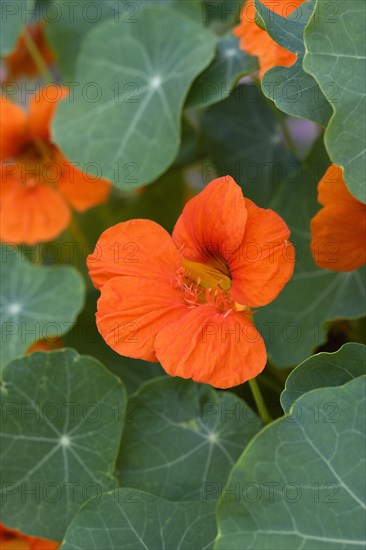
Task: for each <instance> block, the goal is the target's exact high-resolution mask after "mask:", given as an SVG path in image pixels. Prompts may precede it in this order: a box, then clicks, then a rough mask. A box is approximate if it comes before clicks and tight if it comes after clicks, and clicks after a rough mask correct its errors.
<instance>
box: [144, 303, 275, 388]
mask: <svg viewBox="0 0 366 550" xmlns="http://www.w3.org/2000/svg"><path fill="white" fill-rule="evenodd" d="M155 350H156V356H157V358H158V359H159V361H160V363H161V365H162V366H163V368H164V369H165V370H166V372H167V373H168V374H170V375H172V376H180V377H182V378H192V379H193V380H194V381H195V382H203V383H205V384H211V385H212V386H214V387H216V388H231V387H232V386H237V385H238V384H242V383H243V382H246V381H247V380H249V379H250V378H254V377H255V376H257V374H259V373H260V372H261V371H262V370H263V369H264V367H265V364H266V361H267V355H266V348H265V345H264V342H263V339H262V337H261V335H260V334H259V332H258V331H257V329H256V328H255V326H254V325H253V323H252V322H251V321H250V320H249V319H248V318H247V317H245V316H244V315H243V314H240V313H236V312H231V313H230V314H229V315H228V316H227V317H225V316H224V314H222V313H219V312H217V310H216V309H215V308H213V307H211V306H198V307H196V308H193V309H189V310H188V312H187V313H186V314H185V315H184V317H181V318H178V319H177V320H176V321H174V322H173V323H171V324H169V325H166V326H165V327H164V328H162V330H161V331H160V332H159V334H158V335H157V337H156V342H155Z"/></svg>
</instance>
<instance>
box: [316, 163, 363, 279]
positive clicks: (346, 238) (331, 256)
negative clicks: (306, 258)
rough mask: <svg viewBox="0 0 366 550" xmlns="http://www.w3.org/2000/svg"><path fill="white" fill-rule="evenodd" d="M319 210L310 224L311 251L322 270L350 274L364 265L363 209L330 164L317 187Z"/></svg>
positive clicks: (340, 171)
mask: <svg viewBox="0 0 366 550" xmlns="http://www.w3.org/2000/svg"><path fill="white" fill-rule="evenodd" d="M318 201H319V202H320V204H322V205H323V207H324V208H322V209H321V210H320V211H319V212H318V213H317V214H316V215H315V216H314V218H313V219H312V220H311V235H312V241H311V245H310V248H311V251H312V254H313V257H314V261H315V263H316V264H317V265H318V266H319V267H321V268H323V269H332V270H334V271H353V270H354V269H357V268H359V267H361V266H363V265H364V264H365V263H366V205H365V204H363V203H362V202H360V201H358V200H357V199H356V198H355V197H354V196H353V195H351V193H350V192H349V191H348V189H347V187H346V184H345V182H344V179H343V171H342V169H341V168H339V167H338V166H336V165H335V164H333V165H332V166H330V167H329V168H328V170H327V171H326V173H325V175H324V177H323V178H322V179H321V181H320V182H319V185H318Z"/></svg>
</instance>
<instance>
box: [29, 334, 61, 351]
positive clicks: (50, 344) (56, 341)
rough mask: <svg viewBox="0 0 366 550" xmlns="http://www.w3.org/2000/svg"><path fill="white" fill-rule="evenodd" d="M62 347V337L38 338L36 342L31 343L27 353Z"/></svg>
mask: <svg viewBox="0 0 366 550" xmlns="http://www.w3.org/2000/svg"><path fill="white" fill-rule="evenodd" d="M61 348H62V340H61V338H57V337H56V338H47V339H46V338H45V339H44V340H37V341H36V342H33V344H31V346H30V347H29V348H28V350H27V353H33V352H34V351H53V350H55V349H61Z"/></svg>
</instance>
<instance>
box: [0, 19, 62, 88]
mask: <svg viewBox="0 0 366 550" xmlns="http://www.w3.org/2000/svg"><path fill="white" fill-rule="evenodd" d="M44 25H45V23H44V21H38V22H37V23H34V24H29V25H27V31H28V33H29V34H30V35H31V37H32V39H33V42H34V43H35V45H36V47H37V48H38V51H39V53H40V54H41V56H42V58H43V61H44V62H45V63H46V65H50V64H51V63H53V61H54V60H55V55H54V53H53V51H52V50H51V49H50V48H49V46H48V43H47V39H46V36H45V32H44ZM4 60H5V62H6V69H7V72H6V81H7V82H10V81H14V80H17V79H18V78H20V77H22V76H36V75H38V74H39V68H38V66H37V65H36V64H35V62H34V60H33V58H32V56H31V55H30V53H29V50H28V48H27V46H26V43H25V40H24V36H23V35H20V36H19V37H18V40H17V43H16V45H15V48H14V50H13V51H12V52H11V53H10V54H8V55H6V56H4Z"/></svg>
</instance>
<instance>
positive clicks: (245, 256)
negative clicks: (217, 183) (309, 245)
mask: <svg viewBox="0 0 366 550" xmlns="http://www.w3.org/2000/svg"><path fill="white" fill-rule="evenodd" d="M245 205H246V208H247V212H248V219H247V223H246V226H245V234H244V239H243V242H242V244H241V246H240V249H239V250H238V251H237V253H236V254H234V255H233V257H232V258H231V261H230V271H231V277H232V280H233V281H232V287H231V291H230V293H231V296H232V298H233V299H234V300H235V301H236V302H238V303H239V304H243V305H246V306H250V307H258V306H264V305H266V304H268V303H270V302H272V300H274V299H275V298H276V296H277V295H278V294H279V293H280V292H281V290H282V289H283V287H284V286H285V284H286V283H287V282H288V280H289V279H290V278H291V276H292V274H293V271H294V266H295V254H294V248H293V246H292V244H291V243H289V242H288V240H287V239H288V238H289V237H290V230H289V228H288V227H287V225H286V223H285V222H284V221H283V219H282V218H281V217H280V216H279V215H278V214H276V213H275V212H273V210H265V209H264V208H259V207H258V206H256V205H255V204H254V203H253V202H252V201H250V200H249V199H245Z"/></svg>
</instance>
